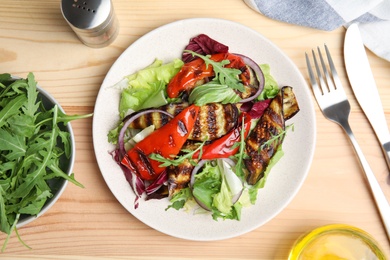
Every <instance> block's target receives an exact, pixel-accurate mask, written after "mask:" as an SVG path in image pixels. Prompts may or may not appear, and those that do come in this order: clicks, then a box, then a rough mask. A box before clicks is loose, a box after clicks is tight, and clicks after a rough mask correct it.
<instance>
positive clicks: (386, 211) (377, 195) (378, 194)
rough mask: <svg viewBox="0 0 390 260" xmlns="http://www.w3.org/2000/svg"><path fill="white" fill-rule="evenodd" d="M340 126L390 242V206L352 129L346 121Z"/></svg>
mask: <svg viewBox="0 0 390 260" xmlns="http://www.w3.org/2000/svg"><path fill="white" fill-rule="evenodd" d="M341 126H342V128H343V129H344V130H345V132H346V133H347V135H348V136H349V138H350V140H351V143H352V145H353V147H354V149H355V152H356V154H357V155H358V157H359V160H360V163H361V166H362V168H363V170H364V173H365V175H366V178H367V181H368V183H369V185H370V188H371V193H372V195H373V197H374V199H375V203H376V206H377V208H378V211H379V214H380V215H381V218H382V222H383V225H384V227H385V229H386V233H387V237H388V239H389V240H390V204H389V202H388V201H387V199H386V196H385V194H384V193H383V191H382V188H381V186H380V185H379V183H378V181H377V179H376V177H375V175H374V173H373V172H372V170H371V167H370V165H369V164H368V162H367V160H366V158H365V157H364V154H363V152H362V150H361V149H360V146H359V144H358V142H357V141H356V138H355V136H354V134H353V133H352V129H351V127H350V125H349V123H348V121H346V122H344V123H343V124H341Z"/></svg>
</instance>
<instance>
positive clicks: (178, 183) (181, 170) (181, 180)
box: [167, 159, 194, 197]
mask: <svg viewBox="0 0 390 260" xmlns="http://www.w3.org/2000/svg"><path fill="white" fill-rule="evenodd" d="M193 169H194V166H193V165H192V164H191V163H190V161H189V160H188V159H186V160H184V161H183V162H182V163H181V164H180V165H178V166H172V165H171V166H168V167H167V174H168V190H169V197H172V196H173V195H175V194H176V193H178V192H179V191H180V190H181V189H184V188H186V187H187V186H188V184H189V183H190V180H191V172H192V170H193Z"/></svg>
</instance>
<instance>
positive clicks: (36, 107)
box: [0, 73, 92, 251]
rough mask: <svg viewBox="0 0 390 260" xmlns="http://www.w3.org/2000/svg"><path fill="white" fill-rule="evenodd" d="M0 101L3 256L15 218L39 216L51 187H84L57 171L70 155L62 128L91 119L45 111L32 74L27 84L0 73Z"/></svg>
mask: <svg viewBox="0 0 390 260" xmlns="http://www.w3.org/2000/svg"><path fill="white" fill-rule="evenodd" d="M0 97H1V102H0V195H1V196H0V230H1V231H2V232H4V233H6V234H7V235H8V236H7V238H6V240H5V242H4V244H3V248H2V251H4V250H5V247H6V244H7V242H8V240H9V238H10V236H11V234H12V231H15V233H16V234H17V236H18V238H19V235H18V233H17V230H16V224H17V222H18V221H19V219H20V218H21V217H23V216H24V215H37V214H38V213H39V212H40V211H41V210H42V207H43V206H44V205H45V203H46V202H47V201H48V200H49V199H50V198H52V197H53V194H54V193H55V192H56V190H54V189H53V188H52V187H51V185H50V184H49V182H52V181H54V180H55V179H57V178H63V179H66V180H68V181H70V182H72V183H74V184H75V185H77V186H80V187H83V185H82V184H81V183H79V182H78V181H76V180H75V179H74V175H73V174H72V175H70V176H69V175H67V174H66V173H65V172H64V171H63V169H62V168H61V160H63V159H66V158H69V157H70V156H71V142H70V134H69V132H67V131H66V130H64V125H65V124H67V123H68V122H69V121H71V120H75V119H79V118H85V117H90V116H92V114H88V115H66V114H65V113H64V112H62V111H61V110H60V109H59V108H58V106H57V105H54V107H51V108H46V107H45V105H44V104H43V103H42V100H41V98H40V96H39V91H38V89H37V86H36V82H35V78H34V75H33V74H32V73H29V74H28V77H27V79H13V78H11V76H10V75H9V74H0ZM19 240H20V238H19ZM21 242H22V243H23V241H21ZM23 244H24V243H23Z"/></svg>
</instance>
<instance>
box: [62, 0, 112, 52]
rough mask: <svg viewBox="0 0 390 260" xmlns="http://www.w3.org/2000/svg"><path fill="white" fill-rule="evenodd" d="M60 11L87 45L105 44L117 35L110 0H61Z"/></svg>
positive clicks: (99, 46)
mask: <svg viewBox="0 0 390 260" xmlns="http://www.w3.org/2000/svg"><path fill="white" fill-rule="evenodd" d="M61 12H62V15H63V16H64V18H65V20H66V21H67V22H68V24H69V26H70V27H71V28H72V30H73V31H74V32H75V33H76V35H77V37H78V38H79V39H80V40H81V42H83V43H84V44H85V45H87V46H89V47H93V48H101V47H104V46H107V45H109V44H110V43H112V42H113V41H114V40H115V38H116V36H117V35H118V31H119V25H118V20H117V18H116V16H115V12H114V8H113V5H112V2H111V0H62V1H61Z"/></svg>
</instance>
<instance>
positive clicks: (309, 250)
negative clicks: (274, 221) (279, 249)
mask: <svg viewBox="0 0 390 260" xmlns="http://www.w3.org/2000/svg"><path fill="white" fill-rule="evenodd" d="M288 259H289V260H309V259H310V260H317V259H321V260H330V259H332V260H339V259H340V260H341V259H343V260H344V259H348V260H354V259H367V260H371V259H372V260H374V259H379V260H386V259H387V258H386V257H385V255H384V253H383V252H382V250H381V249H380V247H379V245H378V243H377V242H376V241H375V240H374V239H373V238H372V237H371V236H370V235H369V234H368V233H367V232H365V231H363V230H361V229H359V228H357V227H353V226H349V225H344V224H332V225H327V226H323V227H319V228H317V229H314V230H313V231H311V232H309V233H307V234H305V235H303V236H302V237H300V238H299V239H298V240H297V241H296V242H295V244H294V246H293V248H292V249H291V251H290V255H289V258H288Z"/></svg>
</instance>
